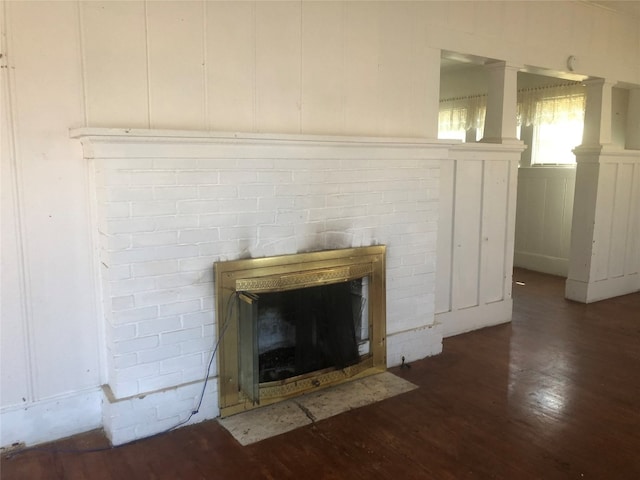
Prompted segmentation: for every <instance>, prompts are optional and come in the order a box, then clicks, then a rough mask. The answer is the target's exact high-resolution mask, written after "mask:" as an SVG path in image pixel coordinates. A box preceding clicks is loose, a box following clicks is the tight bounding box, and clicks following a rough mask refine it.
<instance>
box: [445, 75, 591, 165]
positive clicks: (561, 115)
mask: <svg viewBox="0 0 640 480" xmlns="http://www.w3.org/2000/svg"><path fill="white" fill-rule="evenodd" d="M584 104H585V93H584V87H583V86H582V85H581V84H580V83H577V82H571V83H567V84H560V85H551V86H543V87H536V88H528V89H521V90H519V91H518V123H519V128H518V138H522V136H521V129H522V127H523V126H529V127H532V128H533V135H532V136H531V134H528V135H527V137H528V138H527V143H530V145H529V147H530V150H531V164H538V165H541V164H547V165H549V164H551V165H571V164H575V156H574V154H573V152H572V150H573V149H574V148H575V147H576V146H578V145H580V143H581V141H582V129H583V124H584ZM486 106H487V96H486V95H484V94H481V95H470V96H464V97H456V98H448V99H443V100H440V111H439V116H438V138H441V139H453V140H461V141H463V142H464V141H466V140H468V139H470V137H473V136H474V135H471V133H472V131H473V132H475V140H476V141H478V140H480V139H481V138H482V136H483V131H484V117H485V113H486ZM529 137H531V138H529ZM527 164H528V161H527Z"/></svg>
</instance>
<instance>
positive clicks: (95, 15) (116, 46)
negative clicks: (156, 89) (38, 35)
mask: <svg viewBox="0 0 640 480" xmlns="http://www.w3.org/2000/svg"><path fill="white" fill-rule="evenodd" d="M80 7H81V21H82V32H83V39H84V49H83V50H84V59H83V63H84V67H85V70H86V73H85V81H86V82H87V85H86V92H87V109H88V111H87V117H88V122H89V126H92V127H138V128H148V127H149V103H148V95H149V90H148V79H147V60H148V57H147V39H146V21H145V4H144V2H141V1H133V2H110V1H104V2H81V3H80ZM72 28H74V27H72ZM74 30H75V28H74Z"/></svg>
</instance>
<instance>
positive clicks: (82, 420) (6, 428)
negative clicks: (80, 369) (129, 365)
mask: <svg viewBox="0 0 640 480" xmlns="http://www.w3.org/2000/svg"><path fill="white" fill-rule="evenodd" d="M0 425H2V428H1V429H0V445H2V446H7V445H12V444H14V443H20V442H22V443H24V444H25V445H27V446H29V445H35V444H38V443H43V442H48V441H52V440H56V439H59V438H64V437H69V436H71V435H75V434H78V433H82V432H86V431H89V430H93V429H95V428H100V427H101V426H102V389H101V388H100V387H94V388H91V389H87V390H81V391H78V392H73V393H68V394H64V395H59V396H56V397H51V398H48V399H46V400H42V401H39V402H35V403H31V404H29V405H26V406H25V405H17V406H16V405H12V406H11V407H6V408H3V409H1V410H0Z"/></svg>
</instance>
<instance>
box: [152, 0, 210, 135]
mask: <svg viewBox="0 0 640 480" xmlns="http://www.w3.org/2000/svg"><path fill="white" fill-rule="evenodd" d="M203 15H204V4H203V3H202V2H199V1H198V2H196V1H183V2H178V3H173V2H148V3H147V42H148V50H149V51H148V56H149V118H150V126H151V128H184V129H195V130H202V129H204V128H205V110H206V104H205V95H204V73H203V72H204V65H205V61H204V52H203V35H204V32H203V30H204V22H203Z"/></svg>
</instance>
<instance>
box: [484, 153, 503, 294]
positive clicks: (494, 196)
mask: <svg viewBox="0 0 640 480" xmlns="http://www.w3.org/2000/svg"><path fill="white" fill-rule="evenodd" d="M483 173H484V174H483V185H484V186H483V192H482V194H483V197H482V234H481V272H480V301H481V302H483V303H491V302H497V301H499V300H502V299H504V274H505V251H506V247H507V246H506V243H505V242H506V238H507V237H506V236H507V220H508V218H507V215H506V211H505V206H507V205H509V201H508V200H509V199H508V194H509V162H508V161H495V160H494V161H491V160H487V161H486V162H484V172H483Z"/></svg>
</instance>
